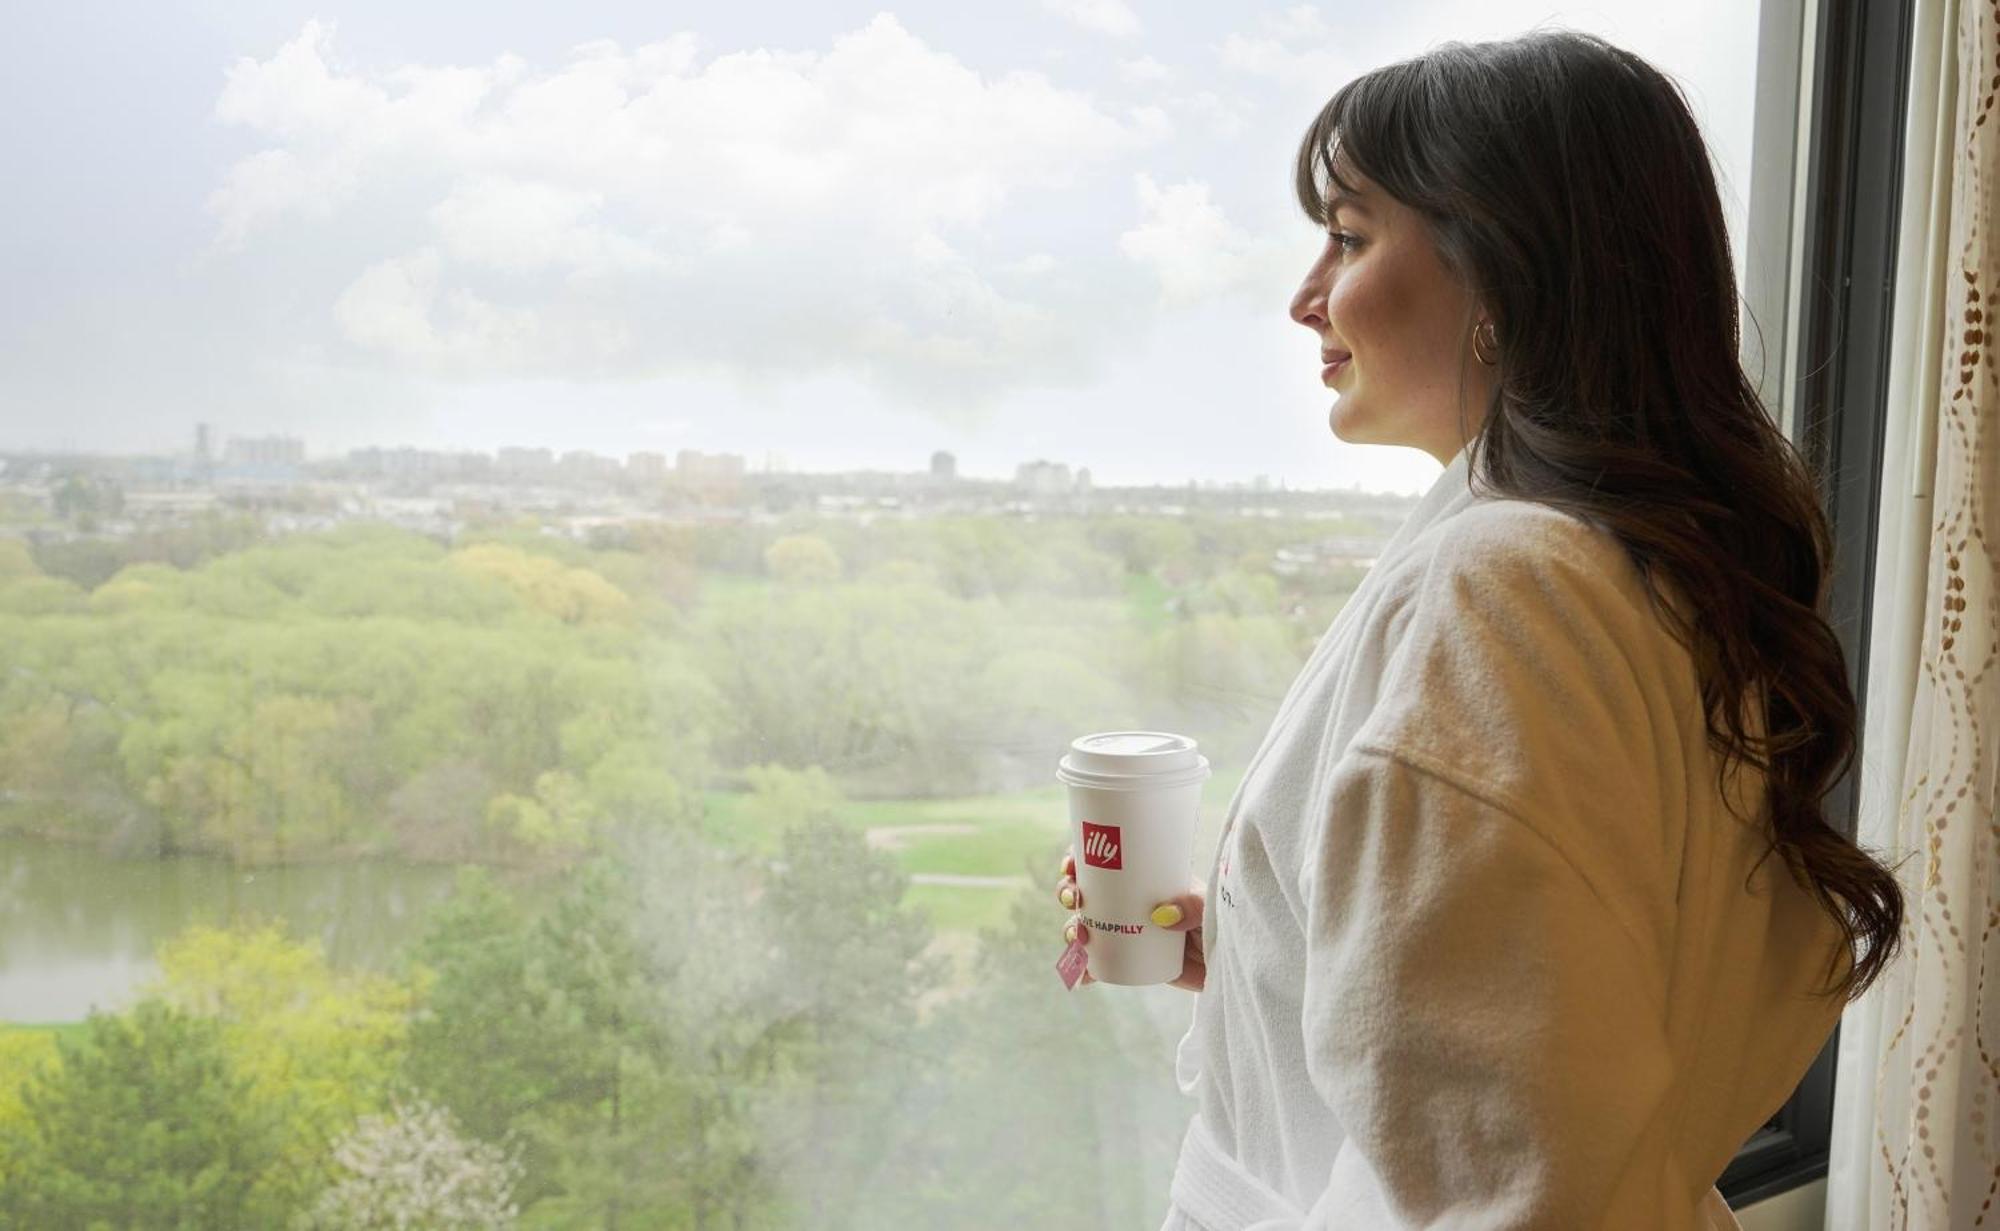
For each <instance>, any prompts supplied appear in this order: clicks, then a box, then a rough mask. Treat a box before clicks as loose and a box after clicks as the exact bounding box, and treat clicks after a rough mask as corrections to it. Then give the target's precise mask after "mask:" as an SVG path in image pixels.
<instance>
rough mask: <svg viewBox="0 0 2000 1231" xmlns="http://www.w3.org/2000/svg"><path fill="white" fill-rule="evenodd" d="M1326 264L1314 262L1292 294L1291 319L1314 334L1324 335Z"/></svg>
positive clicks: (1321, 261)
mask: <svg viewBox="0 0 2000 1231" xmlns="http://www.w3.org/2000/svg"><path fill="white" fill-rule="evenodd" d="M1326 293H1327V263H1326V262H1325V261H1324V260H1320V261H1314V262H1313V266H1312V268H1311V269H1309V270H1307V271H1306V277H1305V281H1303V282H1301V283H1299V289H1298V290H1297V291H1295V292H1293V293H1292V308H1291V315H1292V319H1293V320H1295V321H1297V322H1298V323H1299V324H1301V325H1304V326H1305V327H1306V328H1307V329H1310V330H1312V331H1313V332H1314V333H1316V334H1320V335H1324V334H1325V333H1326Z"/></svg>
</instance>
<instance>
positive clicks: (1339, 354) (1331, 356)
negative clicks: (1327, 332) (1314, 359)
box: [1319, 350, 1354, 363]
mask: <svg viewBox="0 0 2000 1231" xmlns="http://www.w3.org/2000/svg"><path fill="white" fill-rule="evenodd" d="M1352 358H1354V355H1353V354H1352V353H1351V352H1349V351H1344V350H1323V351H1321V352H1320V353H1319V361H1320V362H1321V363H1339V362H1340V361H1341V360H1343V359H1352Z"/></svg>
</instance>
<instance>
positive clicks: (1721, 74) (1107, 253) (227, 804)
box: [0, 0, 1775, 1229]
mask: <svg viewBox="0 0 2000 1231" xmlns="http://www.w3.org/2000/svg"><path fill="white" fill-rule="evenodd" d="M1544 22H1546V23H1549V24H1553V25H1566V26H1571V27H1574V28H1580V29H1586V30H1591V31H1594V32H1597V33H1601V34H1603V35H1605V36H1607V37H1609V38H1610V39H1612V40H1613V41H1614V42H1618V43H1620V44H1622V45H1624V46H1627V47H1629V48H1630V49H1632V50H1634V51H1636V52H1638V53H1640V54H1641V55H1644V56H1646V57H1648V58H1649V59H1652V60H1653V61H1654V62H1655V63H1656V64H1658V65H1660V66H1661V67H1662V68H1664V69H1666V70H1667V71H1669V72H1670V73H1672V74H1674V75H1675V76H1676V77H1677V78H1679V79H1680V80H1681V82H1682V83H1683V84H1684V86H1685V87H1686V90H1687V93H1688V97H1689V99H1690V102H1691V103H1692V104H1693V106H1694V108H1695V111H1696V113H1697V115H1698V116H1699V118H1700V120H1701V122H1702V124H1703V125H1704V128H1705V130H1706V134H1707V136H1708V138H1709V140H1710V142H1711V145H1712V148H1713V150H1714V153H1715V156H1716V160H1717V167H1718V171H1719V173H1720V175H1721V179H1722V187H1723V194H1724V204H1725V208H1726V210H1727V212H1728V216H1729V220H1730V225H1731V231H1732V239H1733V240H1734V241H1735V243H1736V246H1737V257H1738V270H1739V276H1740V272H1741V270H1742V269H1743V247H1744V241H1743V236H1744V231H1745V224H1746V220H1747V218H1748V217H1749V202H1748V200H1747V196H1748V191H1747V187H1748V184H1749V182H1750V181H1749V166H1750V155H1751V148H1750V144H1751V133H1752V122H1753V119H1754V117H1755V115H1756V113H1757V109H1758V108H1759V107H1760V106H1769V105H1775V104H1773V103H1772V102H1771V100H1769V99H1760V95H1759V90H1758V83H1757V74H1756V68H1757V38H1758V28H1757V13H1756V9H1755V6H1745V5H1738V4H1726V3H1720V2H1718V0H1710V2H1708V3H1704V4H1694V5H1677V6H1662V5H1658V4H1640V3H1637V2H1636V0H1634V2H1627V3H1619V4H1606V5H1599V6H1591V7H1585V6H1569V7H1564V8H1550V7H1548V6H1546V5H1539V4H1516V3H1509V2H1507V0H1480V2H1479V3H1428V4H1412V5H1405V6H1378V5H1360V4H1321V5H1318V6H1313V5H1295V6H1284V5H1270V6H1253V7H1249V8H1244V7H1240V6H1239V7H1228V6H1213V5H1179V6H1139V5H1135V4H1128V3H1126V2H1125V0H1043V3H1040V4H1023V5H1020V6H1016V7H1014V8H1011V9H1009V10H1007V11H1005V12H1000V11H998V10H994V9H991V8H989V7H986V6H968V5H953V4H943V3H921V4H913V5H906V6H901V7H896V8H893V9H882V8H880V7H879V6H877V5H875V4H866V5H852V4H845V3H820V4H811V5H805V4H797V5H771V4H760V5H741V4H738V5H679V6H671V7H670V8H662V7H661V6H656V5H643V4H636V3H625V4H602V3H586V2H578V3H570V4H565V5H559V6H549V5H534V4H496V5H479V6H471V5H452V6H436V5H409V4H393V5H392V4H385V3H342V4H336V5H333V6H330V7H328V6H306V5H299V4H294V3H291V2H289V0H280V2H276V3H262V4H257V5H251V6H238V5H222V4H213V3H205V2H195V0H182V2H181V3H169V4H160V5H148V6H117V7H116V8H105V7H100V6H68V5H43V6H39V7H37V8H35V9H34V11H32V12H31V13H28V14H26V15H23V16H21V17H20V18H18V19H17V20H16V21H15V22H14V23H12V26H13V27H14V29H13V31H12V33H10V37H9V38H8V39H7V40H6V42H5V45H4V46H0V97H4V99H5V102H6V104H7V109H8V111H9V113H10V114H11V115H12V116H13V117H14V122H13V123H10V124H9V125H7V126H6V128H5V129H4V131H0V152H4V155H5V165H6V166H7V167H8V168H9V170H10V175H9V177H8V178H9V187H8V190H7V196H8V204H7V213H8V225H7V226H6V227H5V228H0V254H3V255H4V260H5V268H6V271H7V280H8V282H9V294H7V295H6V296H4V297H0V461H4V469H0V1023H4V1024H0V1194H4V1195H0V1222H8V1221H10V1220H11V1221H12V1222H14V1223H15V1224H16V1225H48V1226H57V1225H85V1224H87V1223H90V1222H91V1221H92V1220H93V1219H107V1220H111V1221H114V1222H116V1221H119V1220H121V1219H123V1218H125V1217H126V1216H125V1215H124V1214H122V1213H120V1211H121V1210H124V1209H126V1208H127V1207H126V1205H125V1204H123V1203H125V1202H128V1201H130V1200H133V1199H134V1194H135V1193H138V1192H140V1191H141V1189H142V1188H143V1189H144V1191H145V1192H147V1193H151V1194H153V1196H152V1197H151V1198H149V1200H150V1201H151V1203H152V1204H151V1206H150V1207H149V1208H155V1209H165V1208H173V1209H176V1210H179V1211H180V1212H181V1213H183V1214H185V1215H188V1216H191V1217H193V1219H194V1221H195V1222H198V1223H200V1224H201V1225H209V1226H231V1225H243V1226H287V1225H301V1226H315V1227H321V1226H323V1227H348V1226H355V1227H359V1226H378V1225H389V1222H388V1221H386V1220H389V1219H392V1218H396V1217H403V1218H408V1219H414V1220H417V1221H418V1222H419V1223H421V1224H422V1225H440V1226H442V1225H450V1226H512V1225H519V1226H533V1227H598V1226H603V1227H613V1226H628V1227H630V1226H645V1227H664V1226H675V1227H682V1226H684V1227H693V1228H722V1227H729V1228H751V1227H760V1228H761V1227H772V1228H776V1227H801V1228H806V1227H810V1228H837V1227H852V1228H875V1227H904V1226H926V1227H967V1228H971V1227H987V1226H993V1225H995V1224H996V1222H997V1221H1004V1222H1005V1223H1006V1224H1008V1225H1024V1226H1025V1225H1034V1226H1045V1227H1077V1228H1094V1229H1102V1228H1109V1227H1135V1228H1136V1227H1147V1226H1153V1225H1157V1221H1158V1219H1159V1218H1160V1216H1161V1214H1162V1212H1163V1211H1164V1209H1165V1202H1166V1193H1167V1180H1168V1176H1169V1174H1170V1172H1171V1168H1172V1164H1173V1160H1174V1155H1175V1151H1176V1149H1177V1147H1178V1143H1179V1140H1180V1135H1181V1132H1182V1129H1183V1127H1184V1126H1185V1124H1186V1121H1187V1117H1188V1115H1189V1114H1190V1113H1191V1112H1192V1110H1193V1109H1194V1108H1193V1104H1192V1103H1191V1101H1190V1100H1188V1099H1186V1098H1185V1097H1183V1096H1182V1095H1181V1093H1180V1092H1179V1091H1178V1090H1177V1089H1176V1087H1175V1084H1174V1075H1173V1074H1174V1070H1173V1059H1174V1046H1175V1044H1176V1042H1177V1041H1178V1040H1179V1038H1180V1036H1181V1033H1182V1032H1183V1031H1184V1030H1185V1029H1186V1027H1187V1024H1188V1021H1189V1016H1190V1012H1191V1009H1192V1006H1193V1004H1194V1001H1193V999H1192V998H1191V997H1190V996H1189V995H1188V993H1186V992H1185V991H1182V990H1179V989H1175V988H1171V987H1151V988H1115V987H1107V986H1093V987H1085V988H1081V989H1078V990H1077V991H1074V992H1068V991H1065V990H1064V988H1063V986H1062V984H1061V982H1060V981H1059V980H1058V977H1057V975H1056V973H1055V969H1054V964H1055V959H1056V958H1057V956H1058V954H1059V953H1060V952H1061V950H1062V948H1063V942H1062V927H1063V924H1064V923H1065V922H1066V920H1067V918H1068V916H1069V912H1067V911H1065V910H1064V909H1063V908H1062V907H1061V906H1060V905H1059V904H1058V903H1057V901H1056V899H1055V885H1056V882H1057V879H1058V863H1059V861H1060V859H1061V857H1062V855H1063V853H1064V851H1065V849H1066V848H1067V846H1068V844H1069V816H1068V812H1067V804H1066V798H1065V793H1064V788H1063V787H1062V786H1061V785H1059V784H1058V783H1057V782H1056V779H1055V776H1054V775H1055V769H1056V762H1057V759H1058V758H1059V757H1060V756H1061V755H1062V754H1063V752H1064V750H1065V749H1066V748H1067V747H1068V745H1069V742H1070V741H1071V740H1072V739H1073V738H1075V737H1076V736H1079V735H1082V734H1085V733H1087V732H1091V731H1100V730H1118V729H1146V730H1166V731H1176V732H1181V733H1185V734H1187V735H1190V736H1192V737H1194V738H1195V739H1197V740H1198V741H1199V743H1200V746H1201V750H1202V751H1203V753H1204V754H1205V755H1206V756H1208V757H1209V759H1210V762H1211V764H1212V767H1213V769H1214V776H1213V777H1212V778H1210V779H1209V780H1208V782H1207V783H1206V785H1205V787H1204V789H1203V794H1202V800H1201V810H1200V822H1199V825H1198V827H1197V831H1196V840H1195V846H1194V853H1193V861H1192V871H1193V872H1194V874H1196V875H1200V874H1202V873H1203V871H1204V870H1205V869H1206V868H1207V867H1208V866H1209V865H1210V862H1211V857H1212V855H1213V852H1214V849H1215V842H1216V835H1217V830H1218V828H1219V823H1220V821H1221V818H1222V813H1223V811H1224V808H1225V805H1226V804H1227V803H1228V801H1229V799H1230V798H1231V796H1232V794H1233V792H1234V790H1235V788H1236V786H1237V785H1238V783H1239V782H1240V781H1241V780H1242V776H1243V773H1244V768H1245V765H1246V763H1247V762H1248V760H1249V758H1250V755H1251V753H1252V752H1253V751H1254V750H1255V748H1256V747H1257V744H1258V741H1259V739H1260V738H1261V736H1262V735H1263V733H1264V731H1265V729H1266V727H1267V725H1268V724H1269V722H1270V721H1271V718H1272V716H1273V713H1274V711H1275V709H1276V707H1277V704H1278V702H1279V700H1280V699H1281V698H1282V697H1283V695H1284V693H1285V690H1286V688H1287V686H1288V685H1289V683H1290V682H1291V680H1292V678H1293V676H1294V674H1295V673H1296V671H1297V670H1298V668H1299V666H1300V665H1301V664H1302V662H1303V661H1304V659H1305V656H1306V654H1307V653H1308V652H1309V650H1310V649H1311V647H1312V645H1313V644H1314V642H1315V641H1316V640H1317V638H1318V637H1319V635H1320V634H1321V632H1322V631H1323V630H1324V629H1325V628H1326V626H1327V624H1328V622H1329V621H1330V620H1331V619H1332V617H1333V615H1334V613H1335V612H1337V611H1338V610H1339V608H1340V606H1341V604H1342V603H1343V602H1344V601H1345V599H1346V597H1347V595H1348V594H1350V593H1351V592H1352V591H1353V589H1354V587H1355V586H1356V585H1357V584H1358V583H1359V580H1360V578H1361V577H1362V576H1363V575H1364V573H1365V571H1366V569H1367V567H1368V564H1369V562H1370V561H1371V560H1372V559H1373V557H1374V555H1375V553H1376V552H1377V551H1378V550H1379V548H1380V545H1381V543H1382V542H1383V541H1384V540H1385V539H1386V538H1387V536H1388V535H1389V534H1390V533H1391V532H1392V531H1393V530H1394V528H1395V527H1396V526H1397V525H1398V524H1399V522H1400V521H1401V520H1402V518H1403V517H1404V516H1405V515H1407V513H1408V512H1409V510H1410V508H1411V507H1412V506H1413V504H1414V502H1415V499H1416V497H1417V496H1418V495H1419V494H1420V493H1421V492H1422V491H1423V490H1424V489H1425V488H1426V487H1427V486H1428V485H1429V484H1430V482H1431V481H1432V480H1433V479H1434V478H1435V477H1436V475H1437V474H1438V472H1439V465H1438V463H1437V461H1436V460H1435V459H1434V458H1432V457H1431V456H1428V455H1427V454H1425V453H1423V452H1420V451H1418V450H1416V449H1413V448H1397V447H1383V446H1365V445H1354V444H1348V443H1344V442H1342V441H1341V440H1339V439H1337V438H1335V437H1334V436H1333V435H1332V433H1331V432H1330V431H1329V426H1328V418H1327V411H1328V406H1329V402H1330V398H1329V391H1328V390H1327V388H1326V387H1325V386H1324V385H1323V384H1322V382H1321V377H1320V370H1319V360H1318V355H1317V344H1316V342H1315V340H1314V339H1313V338H1311V337H1310V336H1309V335H1308V334H1307V333H1306V332H1305V331H1303V330H1301V329H1300V328H1299V326H1298V325H1296V324H1294V323H1293V322H1292V321H1291V320H1290V319H1288V317H1287V304H1288V302H1289V300H1290V298H1291V295H1292V293H1293V290H1294V288H1295V287H1296V285H1297V284H1298V281H1299V279H1300V277H1301V276H1302V274H1303V272H1304V270H1305V268H1306V266H1307V265H1309V264H1310V263H1311V262H1312V260H1313V259H1314V257H1315V255H1316V253H1317V251H1318V249H1319V247H1320V245H1321V244H1322V242H1323V237H1322V235H1321V234H1320V232H1319V231H1318V230H1317V229H1316V228H1314V227H1313V226H1312V225H1311V224H1310V223H1309V222H1307V221H1305V220H1304V219H1303V218H1302V217H1301V216H1300V215H1299V214H1298V211H1297V209H1296V206H1295V205H1294V203H1293V200H1292V197H1291V183H1290V175H1291V157H1292V152H1293V148H1294V144H1295V142H1296V141H1297V139H1298V137H1299V135H1300V133H1301V132H1302V131H1303V129H1304V127H1305V125H1306V124H1307V122H1308V121H1309V120H1310V119H1311V117H1312V115H1313V113H1314V111H1315V110H1316V109H1317V107H1318V106H1319V104H1320V103H1321V102H1322V101H1323V100H1324V99H1325V98H1326V97H1327V96H1328V95H1329V94H1330V93H1331V91H1332V90H1333V89H1334V88H1335V87H1337V86H1338V85H1339V84H1340V83H1341V82H1343V81H1344V80H1346V79H1348V78H1349V77H1350V76H1352V75H1353V74H1355V73H1357V72H1360V71H1364V70H1366V69H1369V68H1371V67H1374V66H1376V65H1379V64H1382V63H1385V62H1387V61H1390V60H1393V59H1397V58H1401V57H1403V56H1407V55H1412V54H1415V53H1417V52H1420V51H1422V50H1423V49H1424V48H1426V47H1427V46H1430V45H1432V44H1434V43H1436V42H1439V41H1442V40H1444V39H1449V38H1456V39H1465V40H1476V39H1484V38H1492V37H1503V36H1507V35H1512V34H1516V33H1520V32H1522V31H1524V30H1526V29H1528V28H1530V27H1532V26H1534V25H1536V24H1538V23H1544ZM1764 323H1765V325H1766V327H1767V328H1768V327H1769V325H1770V322H1764ZM1748 328H1749V326H1748V325H1747V324H1746V330H1747V329H1748ZM135 1100H137V1101H136V1102H135ZM134 1106H142V1107H150V1108H153V1109H156V1110H159V1111H160V1112H161V1120H160V1123H161V1124H163V1125H164V1126H165V1127H164V1128H156V1129H152V1130H148V1129H146V1128H145V1127H144V1123H143V1121H144V1117H143V1116H142V1115H138V1114H135V1113H133V1112H132V1110H131V1109H132V1108H133V1107H134ZM218 1158H220V1159H226V1160H229V1161H228V1162H227V1164H226V1170H227V1174H226V1175H220V1176H218V1175H216V1174H214V1173H205V1174H204V1175H203V1176H197V1175H196V1174H195V1172H194V1170H193V1169H192V1168H191V1165H190V1164H189V1163H188V1162H187V1161H186V1160H189V1159H203V1160H210V1159H218ZM148 1186H149V1187H148ZM160 1194H168V1196H165V1197H162V1196H160ZM10 1202H11V1203H12V1204H11V1205H10V1204H8V1203H10ZM148 1216H149V1217H150V1216H151V1215H148ZM424 1220H430V1221H428V1222H425V1221H424ZM135 1225H137V1224H135ZM161 1225H166V1224H164V1223H163V1224H161Z"/></svg>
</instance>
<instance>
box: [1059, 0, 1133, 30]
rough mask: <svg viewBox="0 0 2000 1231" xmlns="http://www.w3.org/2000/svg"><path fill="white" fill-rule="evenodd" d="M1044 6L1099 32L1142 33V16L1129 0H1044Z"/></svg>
mask: <svg viewBox="0 0 2000 1231" xmlns="http://www.w3.org/2000/svg"><path fill="white" fill-rule="evenodd" d="M1042 7H1043V8H1045V9H1047V10H1048V11H1049V12H1051V13H1054V14H1055V15H1056V16H1058V17H1060V18H1062V19H1063V20H1064V21H1069V22H1074V23H1075V24H1076V25H1079V26H1081V27H1083V28H1084V29H1086V30H1090V31H1094V32H1095V33H1098V34H1109V35H1111V36H1112V37H1114V38H1130V37H1131V36H1133V35H1135V34H1137V33H1138V32H1139V15H1138V14H1137V13H1135V12H1133V11H1132V8H1131V6H1130V5H1128V4H1126V3H1125V0H1042Z"/></svg>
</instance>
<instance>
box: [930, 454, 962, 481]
mask: <svg viewBox="0 0 2000 1231" xmlns="http://www.w3.org/2000/svg"><path fill="white" fill-rule="evenodd" d="M931 477H932V478H933V479H956V478H957V477H958V459H957V458H955V457H953V456H952V455H951V454H949V453H946V452H945V451H944V450H943V449H939V450H938V451H937V452H936V453H933V454H931Z"/></svg>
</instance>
